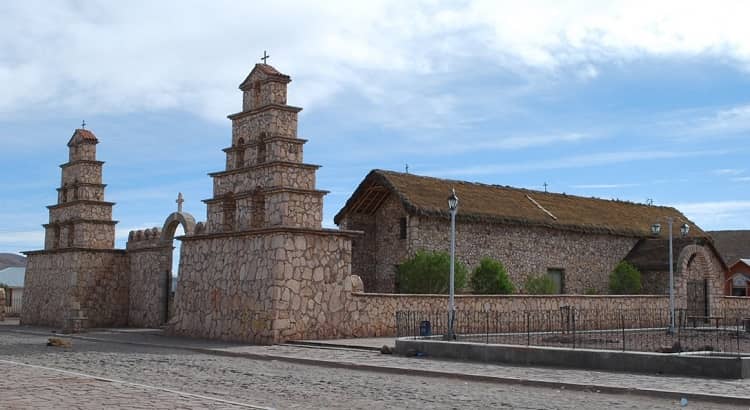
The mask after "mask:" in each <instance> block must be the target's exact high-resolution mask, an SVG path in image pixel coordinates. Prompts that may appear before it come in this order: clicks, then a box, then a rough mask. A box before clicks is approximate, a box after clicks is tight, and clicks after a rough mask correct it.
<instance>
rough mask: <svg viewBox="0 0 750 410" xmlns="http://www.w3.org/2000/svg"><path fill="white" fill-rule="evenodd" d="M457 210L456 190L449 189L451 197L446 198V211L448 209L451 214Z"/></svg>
mask: <svg viewBox="0 0 750 410" xmlns="http://www.w3.org/2000/svg"><path fill="white" fill-rule="evenodd" d="M457 208H458V196H456V190H455V189H451V196H449V197H448V209H450V210H451V212H453V211H455V210H456V209H457Z"/></svg>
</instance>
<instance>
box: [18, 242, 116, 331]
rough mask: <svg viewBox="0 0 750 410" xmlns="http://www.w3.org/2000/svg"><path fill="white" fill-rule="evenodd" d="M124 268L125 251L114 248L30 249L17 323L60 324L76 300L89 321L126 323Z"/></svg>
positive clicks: (99, 324)
mask: <svg viewBox="0 0 750 410" xmlns="http://www.w3.org/2000/svg"><path fill="white" fill-rule="evenodd" d="M128 272H129V270H128V266H127V257H126V255H125V253H124V252H122V251H117V250H106V251H105V250H102V251H96V250H82V249H71V250H61V251H51V252H49V251H48V252H44V253H38V254H29V255H28V260H27V265H26V278H25V283H24V289H25V290H24V301H23V309H22V311H21V323H22V324H33V325H42V326H57V327H62V326H64V325H65V319H66V318H67V316H68V314H70V311H71V309H72V307H73V306H74V305H75V304H76V303H77V304H79V305H80V308H81V310H82V311H83V312H84V315H85V317H86V319H87V321H86V326H87V327H103V326H125V325H127V323H128Z"/></svg>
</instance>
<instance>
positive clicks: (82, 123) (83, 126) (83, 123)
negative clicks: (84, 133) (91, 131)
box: [81, 120, 86, 130]
mask: <svg viewBox="0 0 750 410" xmlns="http://www.w3.org/2000/svg"><path fill="white" fill-rule="evenodd" d="M81 129H82V130H85V129H86V120H83V121H82V122H81Z"/></svg>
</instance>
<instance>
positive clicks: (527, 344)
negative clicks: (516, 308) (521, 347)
mask: <svg viewBox="0 0 750 410" xmlns="http://www.w3.org/2000/svg"><path fill="white" fill-rule="evenodd" d="M525 313H526V346H529V345H531V329H530V328H529V312H528V311H526V312H525Z"/></svg>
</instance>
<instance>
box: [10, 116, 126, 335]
mask: <svg viewBox="0 0 750 410" xmlns="http://www.w3.org/2000/svg"><path fill="white" fill-rule="evenodd" d="M98 143H99V140H98V139H97V138H96V136H95V135H94V133H93V132H91V131H90V130H87V129H84V128H79V129H77V130H75V132H73V136H72V137H71V138H70V140H69V141H68V151H69V153H68V162H66V163H65V164H62V165H60V168H62V178H61V182H60V187H59V188H58V189H57V203H56V204H55V205H50V206H48V207H47V208H48V209H49V223H47V224H45V225H43V226H44V229H45V239H44V250H39V251H29V252H24V253H25V254H26V256H28V260H27V266H26V277H25V280H24V301H23V308H22V310H21V323H22V324H25V325H48V326H60V327H62V328H63V329H67V330H69V331H77V330H79V329H81V328H85V327H100V326H122V325H124V324H126V323H127V318H128V272H127V257H126V254H125V251H123V250H117V249H114V244H115V225H116V224H117V222H116V221H113V220H112V207H113V206H114V205H115V204H114V203H112V202H105V201H104V188H105V185H104V184H103V183H102V167H103V165H104V162H102V161H98V160H97V159H96V145H97V144H98Z"/></svg>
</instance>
